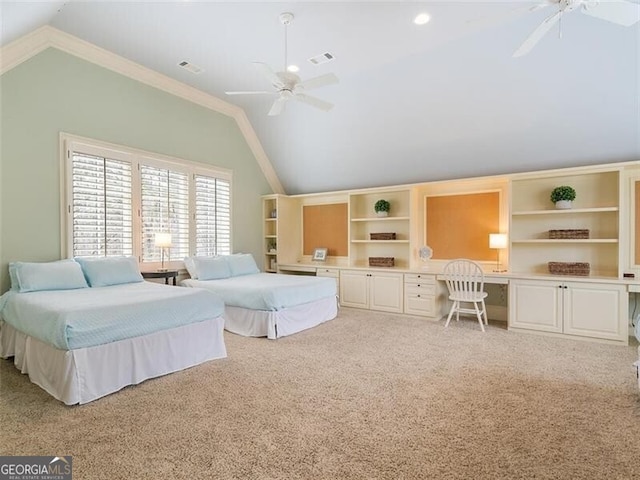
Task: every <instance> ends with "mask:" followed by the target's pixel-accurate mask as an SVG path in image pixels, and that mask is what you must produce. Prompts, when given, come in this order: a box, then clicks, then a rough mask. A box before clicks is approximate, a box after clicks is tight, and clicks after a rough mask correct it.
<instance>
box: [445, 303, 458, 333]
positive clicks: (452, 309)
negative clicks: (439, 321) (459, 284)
mask: <svg viewBox="0 0 640 480" xmlns="http://www.w3.org/2000/svg"><path fill="white" fill-rule="evenodd" d="M457 303H458V302H456V301H454V302H453V304H452V305H451V310H449V316H448V317H447V323H445V324H444V328H447V327H448V326H449V322H450V321H451V316H452V315H453V311H454V310H455V309H456V305H457Z"/></svg>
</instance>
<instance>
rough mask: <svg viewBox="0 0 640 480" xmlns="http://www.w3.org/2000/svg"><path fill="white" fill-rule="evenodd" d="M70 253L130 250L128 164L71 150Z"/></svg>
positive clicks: (128, 252) (123, 252)
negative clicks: (71, 246)
mask: <svg viewBox="0 0 640 480" xmlns="http://www.w3.org/2000/svg"><path fill="white" fill-rule="evenodd" d="M71 156H72V167H71V169H72V170H71V177H72V179H71V181H72V195H71V197H72V198H71V203H72V207H71V212H70V213H71V216H72V223H73V233H72V235H73V240H72V243H73V248H72V250H73V256H77V257H84V256H118V255H131V254H132V252H133V224H132V214H131V164H130V163H128V162H125V161H121V160H114V159H109V158H104V157H100V156H93V155H87V154H83V153H79V152H72V154H71Z"/></svg>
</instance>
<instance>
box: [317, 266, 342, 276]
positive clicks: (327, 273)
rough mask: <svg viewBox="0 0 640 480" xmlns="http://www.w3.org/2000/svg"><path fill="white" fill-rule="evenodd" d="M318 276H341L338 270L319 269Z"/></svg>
mask: <svg viewBox="0 0 640 480" xmlns="http://www.w3.org/2000/svg"><path fill="white" fill-rule="evenodd" d="M316 276H318V277H332V278H338V277H339V276H340V270H338V269H337V268H318V270H316Z"/></svg>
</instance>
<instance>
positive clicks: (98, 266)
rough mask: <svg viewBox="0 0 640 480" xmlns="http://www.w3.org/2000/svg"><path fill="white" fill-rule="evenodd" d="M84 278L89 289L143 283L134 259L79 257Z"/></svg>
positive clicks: (77, 259) (78, 260)
mask: <svg viewBox="0 0 640 480" xmlns="http://www.w3.org/2000/svg"><path fill="white" fill-rule="evenodd" d="M76 261H77V262H78V263H79V264H80V265H82V270H83V271H84V276H85V278H86V279H87V282H89V285H90V286H91V287H108V286H109V285H120V284H123V283H136V282H143V281H144V279H143V278H142V275H141V274H140V269H139V268H138V262H137V261H136V259H135V258H134V257H99V258H96V257H84V258H82V257H79V258H76Z"/></svg>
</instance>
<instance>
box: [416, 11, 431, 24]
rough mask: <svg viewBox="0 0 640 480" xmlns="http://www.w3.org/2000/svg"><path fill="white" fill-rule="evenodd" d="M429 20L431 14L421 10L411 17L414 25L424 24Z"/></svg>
mask: <svg viewBox="0 0 640 480" xmlns="http://www.w3.org/2000/svg"><path fill="white" fill-rule="evenodd" d="M429 20H431V15H429V14H428V13H426V12H422V13H419V14H418V15H416V17H415V18H414V19H413V23H415V24H416V25H425V24H426V23H429Z"/></svg>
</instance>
